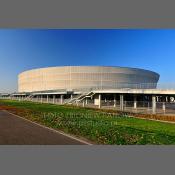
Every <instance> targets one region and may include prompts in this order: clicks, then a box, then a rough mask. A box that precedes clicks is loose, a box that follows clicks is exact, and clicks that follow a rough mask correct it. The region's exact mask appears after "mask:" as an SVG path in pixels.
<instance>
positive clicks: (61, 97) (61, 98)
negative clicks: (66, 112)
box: [60, 95, 64, 104]
mask: <svg viewBox="0 0 175 175" xmlns="http://www.w3.org/2000/svg"><path fill="white" fill-rule="evenodd" d="M63 100H64V96H63V95H61V96H60V102H61V104H63Z"/></svg>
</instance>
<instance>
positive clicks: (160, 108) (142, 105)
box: [1, 97, 175, 115]
mask: <svg viewBox="0 0 175 175" xmlns="http://www.w3.org/2000/svg"><path fill="white" fill-rule="evenodd" d="M1 99H12V100H18V101H32V102H37V103H50V104H58V105H61V104H65V102H66V101H69V100H70V99H63V100H61V99H60V98H31V99H27V98H19V97H13V98H11V97H1ZM73 105H76V106H80V107H90V108H99V105H95V104H94V100H93V99H90V98H87V99H84V100H83V101H81V102H75V103H73ZM100 108H102V109H112V110H121V105H120V101H115V102H114V100H102V101H101V105H100ZM122 110H123V111H126V112H133V113H143V114H152V113H153V109H152V102H150V101H124V102H123V109H122ZM155 113H156V114H169V115H170V114H171V115H175V102H156V111H155Z"/></svg>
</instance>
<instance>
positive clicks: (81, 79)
mask: <svg viewBox="0 0 175 175" xmlns="http://www.w3.org/2000/svg"><path fill="white" fill-rule="evenodd" d="M158 80H159V74H157V73H155V72H152V71H149V70H144V69H137V68H125V67H110V66H62V67H48V68H39V69H33V70H28V71H25V72H22V73H21V74H19V76H18V92H38V91H49V90H52V91H53V90H55V91H56V90H66V91H77V90H78V91H91V90H95V89H121V88H132V89H135V88H136V89H155V88H156V86H157V82H158Z"/></svg>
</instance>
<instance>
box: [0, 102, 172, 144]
mask: <svg viewBox="0 0 175 175" xmlns="http://www.w3.org/2000/svg"><path fill="white" fill-rule="evenodd" d="M0 109H6V110H9V111H11V112H13V113H15V114H18V115H20V116H21V117H24V118H27V119H29V120H32V121H35V122H37V123H40V124H43V125H46V126H48V127H52V128H55V129H58V130H62V131H64V132H66V133H70V134H73V135H76V136H80V137H84V138H86V139H88V140H90V141H92V142H94V143H97V144H117V145H134V144H141V145H145V144H157V145H159V144H175V124H170V123H163V122H159V121H150V120H146V119H139V118H133V117H129V116H122V115H119V114H115V115H110V114H107V113H104V112H101V111H99V110H95V109H87V108H81V107H73V106H63V105H62V106H61V105H53V104H40V103H33V102H19V101H12V100H0Z"/></svg>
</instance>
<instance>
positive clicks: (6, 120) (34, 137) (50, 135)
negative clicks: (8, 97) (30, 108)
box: [0, 111, 86, 145]
mask: <svg viewBox="0 0 175 175" xmlns="http://www.w3.org/2000/svg"><path fill="white" fill-rule="evenodd" d="M82 144H86V142H83V141H81V140H77V139H74V138H72V137H69V136H66V135H64V134H61V133H59V132H55V131H53V130H50V129H47V128H45V127H42V126H39V125H36V124H34V123H32V122H30V121H27V120H24V119H22V118H20V117H17V116H15V115H12V114H9V113H8V112H6V111H0V145H82Z"/></svg>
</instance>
